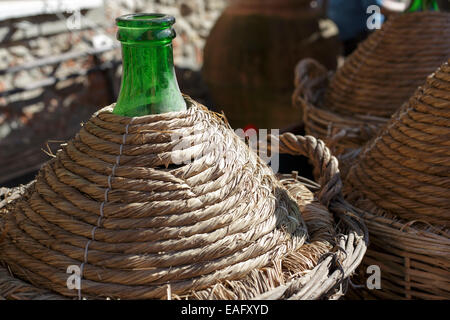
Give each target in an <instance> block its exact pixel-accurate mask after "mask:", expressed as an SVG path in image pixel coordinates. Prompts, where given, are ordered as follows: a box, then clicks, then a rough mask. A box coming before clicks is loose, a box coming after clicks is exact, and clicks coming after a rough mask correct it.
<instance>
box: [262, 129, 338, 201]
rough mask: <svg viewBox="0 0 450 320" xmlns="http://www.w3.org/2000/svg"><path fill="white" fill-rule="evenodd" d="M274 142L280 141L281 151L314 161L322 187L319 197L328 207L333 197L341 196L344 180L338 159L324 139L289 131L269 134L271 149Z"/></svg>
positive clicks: (269, 146) (269, 147) (268, 144)
mask: <svg viewBox="0 0 450 320" xmlns="http://www.w3.org/2000/svg"><path fill="white" fill-rule="evenodd" d="M269 139H270V140H269ZM270 142H272V143H270ZM274 142H278V145H279V153H287V154H291V155H302V156H306V157H308V158H309V159H310V160H311V161H312V163H313V165H314V167H315V168H316V169H317V170H318V171H319V181H318V183H319V184H320V186H321V187H320V190H319V192H318V194H317V197H318V199H319V201H320V203H322V204H323V205H325V206H327V207H328V206H329V204H330V201H331V200H332V199H335V198H337V197H340V196H341V194H342V193H341V192H342V181H341V175H340V172H339V163H338V160H337V159H336V157H334V156H333V155H332V154H331V152H330V149H328V147H327V146H326V145H325V143H324V142H323V141H322V140H320V139H316V138H314V137H313V136H296V135H294V134H292V133H290V132H287V133H283V134H281V135H280V136H274V135H270V136H268V143H267V146H268V149H269V150H271V144H273V143H274Z"/></svg>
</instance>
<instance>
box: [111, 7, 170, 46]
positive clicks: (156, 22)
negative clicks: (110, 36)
mask: <svg viewBox="0 0 450 320" xmlns="http://www.w3.org/2000/svg"><path fill="white" fill-rule="evenodd" d="M116 24H117V26H118V31H117V40H119V41H120V42H127V43H135V42H155V41H158V42H170V41H171V40H172V39H173V38H175V36H176V34H175V30H174V29H173V28H172V26H173V24H175V17H173V16H170V15H167V14H161V13H136V14H126V15H123V16H120V17H118V18H116Z"/></svg>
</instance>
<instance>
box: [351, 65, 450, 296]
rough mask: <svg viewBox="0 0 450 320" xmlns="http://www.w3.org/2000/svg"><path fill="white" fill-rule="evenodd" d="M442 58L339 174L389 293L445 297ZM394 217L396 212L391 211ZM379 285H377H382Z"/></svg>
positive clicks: (446, 110) (449, 281)
mask: <svg viewBox="0 0 450 320" xmlns="http://www.w3.org/2000/svg"><path fill="white" fill-rule="evenodd" d="M449 63H450V60H449V61H448V62H447V63H445V64H444V65H442V66H441V67H440V68H439V69H438V70H437V71H436V72H435V73H434V74H432V75H431V76H430V77H428V78H427V80H426V83H425V85H424V86H423V87H419V89H418V90H417V91H416V93H415V94H414V95H413V96H412V97H411V98H410V100H409V101H408V103H406V104H405V105H404V106H403V107H402V108H401V109H400V110H398V112H396V113H395V114H394V115H393V117H392V119H391V120H390V122H389V123H388V124H387V125H386V127H385V128H384V129H383V130H381V131H380V134H379V136H378V137H376V138H374V139H373V140H372V141H370V143H368V144H367V145H366V146H365V148H364V149H363V150H362V153H361V154H360V155H359V157H358V158H357V162H356V164H355V165H353V166H352V168H351V169H350V171H349V173H348V175H347V178H346V181H347V183H346V194H347V195H348V200H349V201H350V202H351V203H353V204H354V205H355V206H358V208H362V209H364V210H365V211H366V213H365V214H364V217H365V221H366V224H367V225H368V228H369V231H370V234H371V242H372V244H371V246H370V249H369V251H368V254H367V258H366V259H365V262H364V264H365V265H371V264H377V265H380V267H381V272H382V277H383V281H382V290H379V291H378V290H375V291H373V292H371V293H366V294H369V295H375V296H378V297H385V298H386V297H389V298H423V299H429V298H436V299H450V230H449V227H450V65H449ZM399 218H401V219H399ZM383 286H384V287H383Z"/></svg>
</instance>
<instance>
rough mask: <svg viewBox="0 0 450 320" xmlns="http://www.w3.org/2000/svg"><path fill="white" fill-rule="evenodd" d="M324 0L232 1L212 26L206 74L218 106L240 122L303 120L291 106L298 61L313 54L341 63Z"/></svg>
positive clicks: (261, 124)
mask: <svg viewBox="0 0 450 320" xmlns="http://www.w3.org/2000/svg"><path fill="white" fill-rule="evenodd" d="M324 17H325V8H324V2H323V1H305V0H236V1H232V2H231V3H230V4H229V6H228V7H227V8H226V9H225V11H224V12H223V14H222V16H221V17H220V18H219V19H218V20H217V22H216V24H215V26H214V27H213V29H212V30H211V33H210V35H209V38H208V40H207V42H206V45H205V49H204V67H203V74H204V77H205V79H206V82H207V84H208V87H209V90H210V92H211V95H212V98H213V100H214V101H213V102H214V104H215V106H216V108H217V109H218V110H223V111H224V112H225V113H226V115H227V117H228V120H229V121H230V124H231V125H232V126H233V127H234V128H245V127H246V126H248V125H252V126H254V127H257V128H280V129H282V128H286V127H288V126H291V125H294V124H298V123H300V122H301V119H302V115H301V111H300V110H298V109H294V108H293V107H292V106H291V100H290V97H291V94H292V91H293V89H294V84H293V83H294V71H293V70H294V67H295V64H296V63H297V62H298V61H299V60H300V59H302V58H305V57H313V58H315V59H316V60H318V61H320V62H321V63H322V64H324V65H325V66H327V67H328V68H330V69H335V68H336V62H337V55H338V54H339V52H340V46H339V42H338V40H337V37H336V36H332V37H328V38H324V37H323V36H322V35H321V30H320V28H319V19H320V18H324Z"/></svg>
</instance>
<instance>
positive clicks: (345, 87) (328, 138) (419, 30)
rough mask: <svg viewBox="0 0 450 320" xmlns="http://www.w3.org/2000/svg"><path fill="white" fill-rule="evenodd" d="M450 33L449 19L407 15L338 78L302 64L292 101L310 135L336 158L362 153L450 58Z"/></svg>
mask: <svg viewBox="0 0 450 320" xmlns="http://www.w3.org/2000/svg"><path fill="white" fill-rule="evenodd" d="M449 32H450V13H446V12H416V13H408V14H402V15H399V16H395V17H392V18H390V19H389V20H388V21H387V22H386V23H385V24H383V26H382V28H381V29H380V30H378V31H376V32H374V33H373V34H372V35H370V36H369V37H368V38H367V39H366V40H365V41H363V42H362V43H361V44H360V45H359V47H358V48H357V49H356V50H355V52H354V53H352V55H350V56H349V57H348V59H347V60H346V61H345V63H344V65H343V66H342V68H340V69H338V71H337V72H336V74H335V75H334V76H331V75H330V74H328V73H327V71H326V69H325V68H324V67H322V66H320V64H318V63H317V62H315V61H311V59H305V60H303V61H301V62H300V63H299V65H298V66H297V68H296V79H297V80H296V87H297V89H296V90H295V92H294V95H293V98H292V99H293V102H294V104H295V105H297V106H299V107H300V108H302V110H303V114H304V119H303V120H304V122H305V130H306V133H307V134H309V135H313V136H316V137H320V138H321V139H324V141H325V142H326V144H327V145H328V146H329V147H330V148H331V149H332V150H333V152H334V153H335V154H337V155H341V154H344V153H347V152H349V151H351V150H353V149H356V148H359V147H361V146H362V145H363V144H364V143H366V142H367V141H368V140H370V139H371V138H372V137H373V136H375V135H376V134H377V132H378V130H379V129H380V128H381V127H382V126H384V125H385V124H386V122H387V121H388V120H389V118H390V117H391V115H392V114H393V113H394V112H395V111H396V110H397V109H398V108H399V107H400V106H401V105H402V104H403V103H404V102H405V101H406V100H407V99H408V98H409V97H410V96H411V95H412V94H413V93H414V90H415V89H416V88H417V87H418V86H419V85H421V84H422V83H423V81H424V80H425V78H426V77H427V76H428V75H429V74H430V73H432V72H433V71H434V70H436V68H438V67H439V66H440V65H441V64H442V63H443V62H444V61H446V60H447V59H448V58H449V57H450V40H449V37H448V34H449ZM418 44H420V46H419V45H418ZM345 162H347V161H345ZM341 164H343V165H344V166H345V165H346V163H344V162H341ZM342 169H346V168H342Z"/></svg>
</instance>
